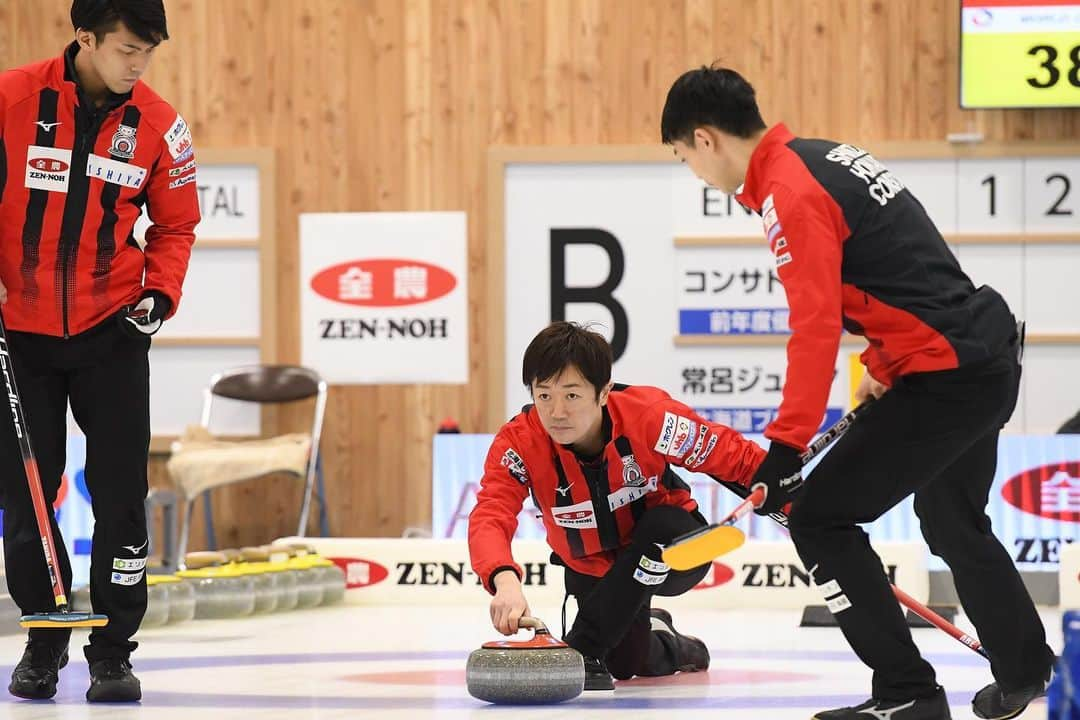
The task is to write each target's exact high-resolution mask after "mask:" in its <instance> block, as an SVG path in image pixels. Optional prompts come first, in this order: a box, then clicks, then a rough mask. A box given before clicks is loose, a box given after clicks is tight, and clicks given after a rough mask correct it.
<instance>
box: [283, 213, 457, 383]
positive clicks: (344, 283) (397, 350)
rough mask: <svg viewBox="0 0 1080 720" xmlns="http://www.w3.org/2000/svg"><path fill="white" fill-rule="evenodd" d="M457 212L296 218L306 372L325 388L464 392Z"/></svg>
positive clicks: (302, 343)
mask: <svg viewBox="0 0 1080 720" xmlns="http://www.w3.org/2000/svg"><path fill="white" fill-rule="evenodd" d="M466 272H467V263H466V219H465V213H461V212H403V213H316V214H302V215H301V216H300V274H301V275H300V276H301V288H300V322H301V329H300V336H301V356H302V362H303V364H304V365H306V366H308V367H311V368H314V369H315V370H317V371H318V372H319V373H320V374H322V376H323V377H324V378H325V379H326V380H327V381H328V382H330V383H335V384H368V383H465V382H467V381H468V375H469V356H468V353H469V348H468V337H469V328H468V307H467V297H468V288H467V282H466Z"/></svg>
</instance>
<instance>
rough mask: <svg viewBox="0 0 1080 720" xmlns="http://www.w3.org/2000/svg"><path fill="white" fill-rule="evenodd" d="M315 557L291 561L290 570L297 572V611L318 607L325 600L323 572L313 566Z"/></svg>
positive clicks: (303, 556) (298, 556)
mask: <svg viewBox="0 0 1080 720" xmlns="http://www.w3.org/2000/svg"><path fill="white" fill-rule="evenodd" d="M313 559H314V556H313V555H306V554H305V555H297V556H296V557H293V558H290V559H289V563H288V565H289V568H290V569H292V570H295V571H296V609H297V610H304V609H306V608H313V607H317V606H318V605H321V604H322V599H323V576H322V570H320V569H319V568H317V567H315V565H313V564H312V561H313Z"/></svg>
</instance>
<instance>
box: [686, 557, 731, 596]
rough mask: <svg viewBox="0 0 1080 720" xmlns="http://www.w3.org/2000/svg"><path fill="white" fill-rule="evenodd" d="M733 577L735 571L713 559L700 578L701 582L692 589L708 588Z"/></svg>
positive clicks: (728, 580)
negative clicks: (710, 566)
mask: <svg viewBox="0 0 1080 720" xmlns="http://www.w3.org/2000/svg"><path fill="white" fill-rule="evenodd" d="M734 577H735V571H734V570H732V569H731V568H729V567H728V566H727V565H725V564H724V563H721V562H716V561H713V563H712V568H710V569H709V572H707V573H705V577H703V578H701V582H699V583H698V584H697V585H695V586H694V587H693V588H692V589H693V590H708V589H709V588H714V587H718V586H720V585H723V584H724V583H727V582H730V581H731V579H732V578H734Z"/></svg>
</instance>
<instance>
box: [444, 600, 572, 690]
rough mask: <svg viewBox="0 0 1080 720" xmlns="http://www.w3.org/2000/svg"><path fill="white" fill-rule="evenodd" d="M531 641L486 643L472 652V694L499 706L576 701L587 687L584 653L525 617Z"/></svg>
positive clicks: (468, 668) (469, 684)
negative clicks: (574, 699) (531, 632)
mask: <svg viewBox="0 0 1080 720" xmlns="http://www.w3.org/2000/svg"><path fill="white" fill-rule="evenodd" d="M518 627H519V628H532V629H533V630H534V631H535V633H534V635H533V638H532V639H531V640H525V641H515V640H501V641H496V642H489V643H484V645H483V646H481V648H480V649H479V650H474V651H473V652H472V654H470V655H469V661H468V663H467V665H466V667H465V684H466V687H467V688H468V691H469V694H470V695H472V696H473V697H474V698H476V699H478V700H483V701H485V702H489V703H494V704H496V705H546V704H550V703H559V702H563V701H565V700H571V699H573V698H576V697H577V696H578V695H580V694H581V691H582V690H583V689H584V688H585V662H584V660H583V659H582V657H581V654H580V653H579V652H578V651H577V650H574V649H573V648H571V647H569V646H568V645H567V644H566V643H564V642H561V641H559V640H557V639H555V638H554V637H552V636H551V633H550V632H548V629H547V627H546V626H545V625H544V623H542V622H541V621H540V620H537V619H536V618H531V617H523V618H521V619H520V620H519V621H518Z"/></svg>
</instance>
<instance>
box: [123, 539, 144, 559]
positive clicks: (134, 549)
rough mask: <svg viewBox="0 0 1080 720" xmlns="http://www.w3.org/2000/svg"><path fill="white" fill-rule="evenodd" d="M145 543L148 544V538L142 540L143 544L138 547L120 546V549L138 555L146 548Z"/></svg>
mask: <svg viewBox="0 0 1080 720" xmlns="http://www.w3.org/2000/svg"><path fill="white" fill-rule="evenodd" d="M147 542H149V538H147V539H146V540H143V544H142V545H139V546H138V547H135V546H134V545H121V546H120V547H122V548H124V549H125V550H130V551H131V554H132V555H138V554H139V553H140V552H142V549H143V548H144V547H146V543H147Z"/></svg>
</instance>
